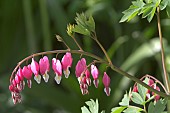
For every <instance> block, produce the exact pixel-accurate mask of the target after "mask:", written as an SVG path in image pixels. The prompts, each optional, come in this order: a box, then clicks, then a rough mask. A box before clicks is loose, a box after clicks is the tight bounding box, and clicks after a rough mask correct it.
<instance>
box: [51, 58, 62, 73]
mask: <svg viewBox="0 0 170 113" xmlns="http://www.w3.org/2000/svg"><path fill="white" fill-rule="evenodd" d="M52 68H53V70H54V72H55V73H57V74H58V75H59V76H61V75H62V65H61V62H60V60H57V59H56V58H53V59H52Z"/></svg>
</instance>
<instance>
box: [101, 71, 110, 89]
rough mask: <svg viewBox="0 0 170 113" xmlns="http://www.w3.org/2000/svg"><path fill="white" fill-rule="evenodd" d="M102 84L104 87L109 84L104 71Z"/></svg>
mask: <svg viewBox="0 0 170 113" xmlns="http://www.w3.org/2000/svg"><path fill="white" fill-rule="evenodd" d="M102 81H103V84H104V86H105V87H109V85H110V77H109V76H108V75H107V73H106V72H104V76H103V80H102Z"/></svg>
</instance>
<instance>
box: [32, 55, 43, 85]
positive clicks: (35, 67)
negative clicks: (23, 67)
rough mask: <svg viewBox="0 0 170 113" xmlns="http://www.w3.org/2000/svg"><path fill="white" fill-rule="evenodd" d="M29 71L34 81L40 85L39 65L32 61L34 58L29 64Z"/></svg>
mask: <svg viewBox="0 0 170 113" xmlns="http://www.w3.org/2000/svg"><path fill="white" fill-rule="evenodd" d="M31 70H32V72H33V73H34V75H35V76H34V79H35V81H36V82H37V83H38V84H40V83H41V76H40V75H39V70H40V68H39V64H38V63H37V62H36V61H35V60H34V58H32V62H31Z"/></svg>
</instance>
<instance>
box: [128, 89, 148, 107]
mask: <svg viewBox="0 0 170 113" xmlns="http://www.w3.org/2000/svg"><path fill="white" fill-rule="evenodd" d="M131 99H132V101H133V102H134V103H136V104H140V105H143V103H144V102H145V100H143V99H142V97H141V96H140V95H139V94H138V93H136V92H132V98H131Z"/></svg>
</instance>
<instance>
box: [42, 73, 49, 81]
mask: <svg viewBox="0 0 170 113" xmlns="http://www.w3.org/2000/svg"><path fill="white" fill-rule="evenodd" d="M43 79H44V81H45V82H46V83H47V82H48V79H49V75H48V73H45V74H44V75H43Z"/></svg>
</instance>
